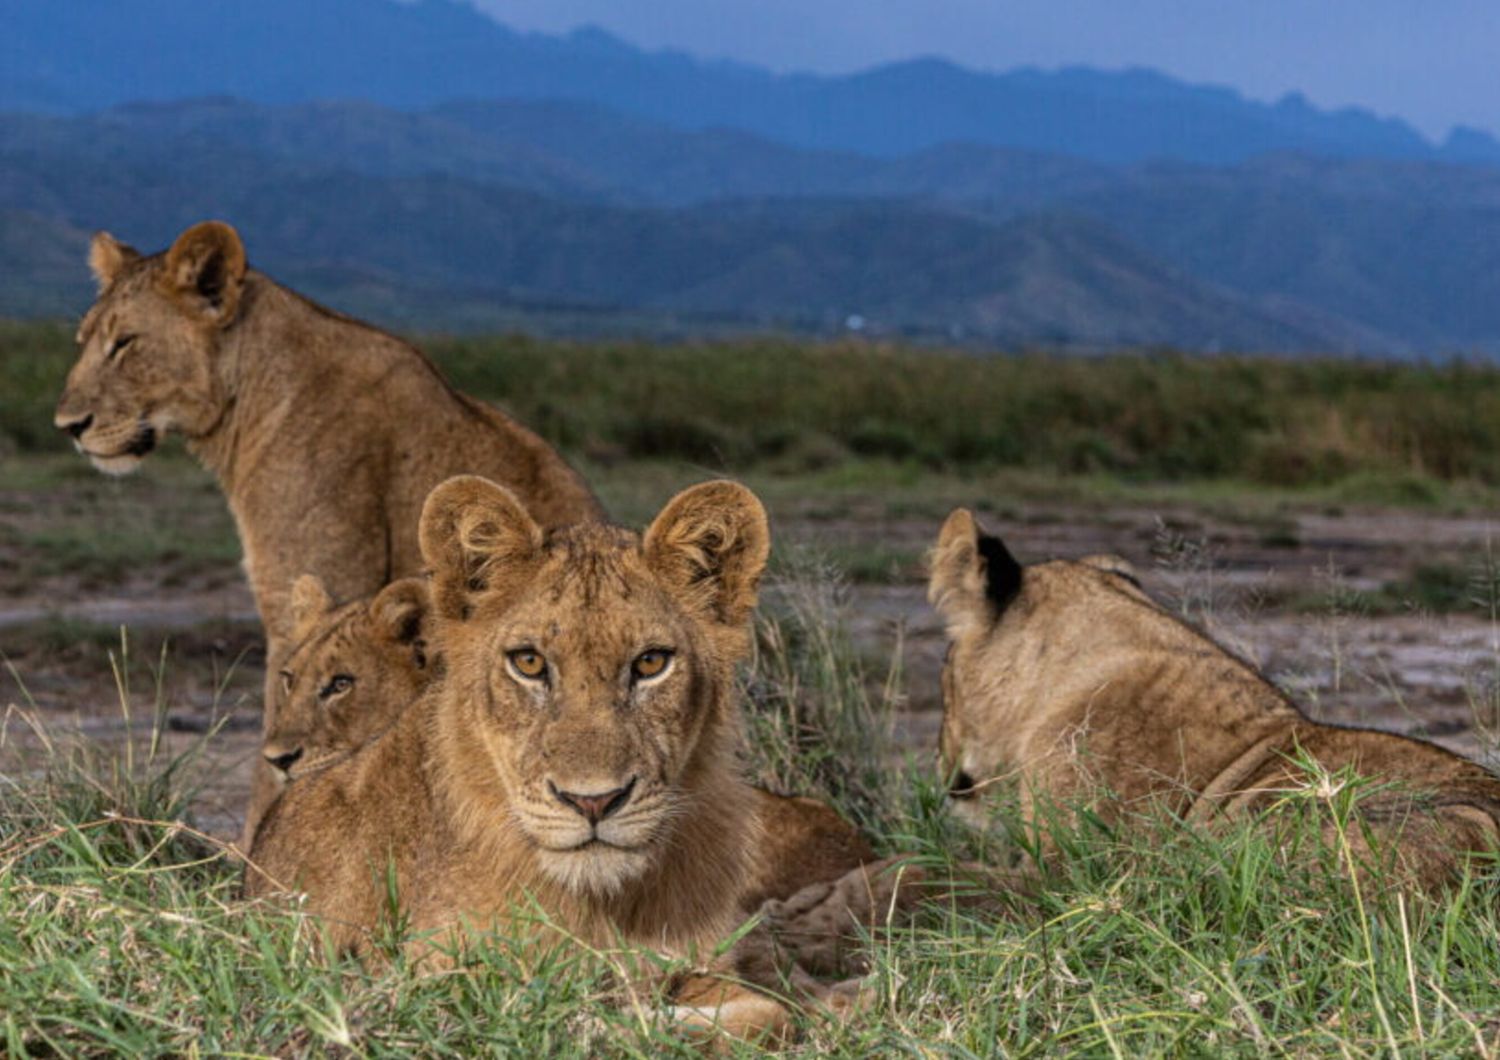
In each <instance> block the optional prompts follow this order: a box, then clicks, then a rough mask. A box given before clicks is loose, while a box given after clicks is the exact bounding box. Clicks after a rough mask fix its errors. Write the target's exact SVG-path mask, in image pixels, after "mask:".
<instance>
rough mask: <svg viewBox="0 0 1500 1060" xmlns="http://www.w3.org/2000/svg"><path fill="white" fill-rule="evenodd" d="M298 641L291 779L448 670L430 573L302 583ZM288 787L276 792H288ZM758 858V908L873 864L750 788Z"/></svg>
mask: <svg viewBox="0 0 1500 1060" xmlns="http://www.w3.org/2000/svg"><path fill="white" fill-rule="evenodd" d="M292 615H293V622H294V629H295V633H294V635H293V644H294V646H293V647H292V648H291V650H290V652H289V653H288V655H287V658H286V661H285V663H284V664H283V666H282V669H281V672H280V674H279V675H278V678H279V682H278V685H277V689H276V697H277V698H276V709H275V711H274V717H275V719H276V721H275V724H274V725H273V727H272V729H271V731H270V732H268V733H267V734H266V738H265V741H264V743H263V744H262V748H261V750H262V755H263V756H264V758H265V760H266V763H267V765H268V766H269V767H270V768H271V769H272V770H273V771H274V773H275V775H276V777H277V779H278V780H279V781H280V782H281V786H284V785H285V784H286V783H287V782H289V781H292V780H297V779H300V778H302V777H306V776H308V775H310V774H312V773H315V772H317V771H319V770H321V769H325V768H327V767H328V766H329V765H331V764H333V763H334V762H338V761H342V760H343V759H344V758H347V757H348V756H349V755H351V754H352V753H353V752H355V751H357V750H358V749H359V748H360V747H362V746H363V745H364V744H366V743H368V742H369V741H370V740H372V739H373V738H374V737H376V736H378V735H379V734H380V733H382V732H384V731H385V730H386V729H388V728H390V726H391V725H392V724H394V723H395V721H396V719H397V718H398V717H399V716H400V714H401V712H402V710H404V709H405V708H406V707H407V705H408V704H410V703H413V702H415V701H416V700H417V699H418V698H420V696H421V695H422V693H423V692H425V691H426V689H427V687H428V686H429V684H430V683H432V682H433V681H434V680H435V679H436V677H437V675H438V674H439V673H440V672H441V669H442V667H441V657H440V656H439V655H438V654H437V652H436V649H435V648H434V647H433V646H432V645H431V643H430V635H431V629H432V626H433V616H432V614H431V611H430V606H429V603H428V595H427V585H426V582H425V580H423V579H419V578H405V579H402V580H400V581H396V582H392V583H391V584H390V585H388V586H386V587H385V588H384V589H382V590H381V591H380V592H379V593H377V594H376V595H375V596H373V597H370V598H367V599H364V600H357V601H354V602H352V603H347V604H342V605H340V604H335V603H334V601H333V599H332V598H331V597H330V596H329V594H328V592H327V589H326V588H325V587H324V586H323V584H322V582H321V581H319V580H318V578H317V577H315V576H313V575H304V576H302V577H301V578H299V579H297V582H296V584H295V585H294V586H293V589H292ZM279 791H280V786H278V788H277V791H276V792H274V793H273V794H276V793H279ZM750 796H751V810H752V812H753V815H754V823H755V828H754V832H753V836H754V838H753V841H752V842H753V845H754V848H755V856H754V858H753V861H752V864H751V866H750V869H749V876H748V878H747V879H746V881H745V882H744V884H743V886H742V887H741V888H740V891H739V898H738V908H739V910H740V912H741V913H744V914H747V915H748V914H751V913H754V912H755V911H756V910H757V909H759V908H760V906H761V905H762V903H764V902H765V901H767V900H768V899H773V898H775V899H785V898H789V897H790V896H791V895H792V894H793V893H794V892H796V891H798V890H799V889H801V888H803V887H805V886H807V885H808V884H813V883H821V882H825V881H829V880H833V879H835V878H837V877H839V876H841V875H843V874H844V873H846V872H849V871H850V870H852V869H854V868H857V867H858V866H860V865H863V864H866V863H869V862H873V861H874V860H875V852H874V851H873V850H872V849H871V848H870V845H869V843H868V841H867V840H866V839H865V837H864V836H863V834H861V832H860V831H859V829H857V828H855V827H854V826H853V825H852V824H850V823H849V822H848V821H845V820H844V819H843V818H842V817H840V816H839V815H838V813H836V812H835V811H834V810H833V809H832V808H830V807H829V806H827V805H825V804H824V803H821V802H819V801H817V800H816V799H811V798H806V797H798V796H790V795H776V794H772V793H771V792H769V791H766V790H765V789H764V788H761V787H758V786H757V787H752V788H751V789H750Z"/></svg>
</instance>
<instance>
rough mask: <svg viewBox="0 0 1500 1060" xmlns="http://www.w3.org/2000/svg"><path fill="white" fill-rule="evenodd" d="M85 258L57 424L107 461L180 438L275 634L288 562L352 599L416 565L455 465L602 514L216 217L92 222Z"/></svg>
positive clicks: (401, 348)
mask: <svg viewBox="0 0 1500 1060" xmlns="http://www.w3.org/2000/svg"><path fill="white" fill-rule="evenodd" d="M89 266H90V268H91V269H92V271H93V273H94V276H95V278H96V279H97V281H98V285H99V297H98V299H97V301H95V302H94V304H93V306H92V307H91V308H90V309H89V310H88V312H87V313H86V314H85V315H84V317H83V322H82V324H81V325H80V326H79V328H78V336H77V338H78V345H79V349H80V352H79V357H78V361H77V363H76V364H74V365H73V368H72V370H71V371H70V372H69V373H68V378H67V383H66V385H65V386H64V387H63V392H62V396H61V397H60V398H59V400H58V403H57V414H56V417H55V420H56V424H57V426H58V427H59V428H60V429H62V430H64V431H66V432H67V433H68V434H70V435H72V436H73V439H74V442H75V443H76V445H77V448H78V450H79V451H80V452H81V453H83V454H84V455H86V456H87V457H88V458H89V459H90V460H91V461H92V462H93V464H94V466H95V467H97V468H99V469H100V470H101V471H105V472H108V473H110V474H124V473H127V472H130V471H133V470H135V469H136V468H137V467H138V466H139V465H140V463H141V462H142V460H144V459H145V457H146V456H147V454H149V453H150V452H151V451H152V450H153V449H154V448H155V447H156V446H157V444H158V443H159V442H160V440H161V439H162V438H163V437H164V436H165V435H167V434H168V433H171V432H176V433H178V434H180V435H182V436H183V437H184V438H185V439H186V442H187V447H188V449H189V451H190V452H192V453H193V454H194V455H195V456H196V457H197V458H198V459H199V460H200V461H201V462H202V463H203V465H204V466H205V467H207V468H208V469H210V470H211V471H212V472H213V473H214V474H215V475H216V476H217V477H218V479H219V483H220V485H221V486H222V487H223V489H224V492H225V495H226V497H227V499H228V502H229V508H230V511H231V512H232V513H233V515H234V520H235V525H236V527H237V529H238V531H239V536H240V543H241V545H242V546H243V548H244V553H245V571H246V574H247V576H248V577H249V581H250V588H251V590H252V592H253V593H254V595H255V603H256V607H257V608H258V609H259V611H260V617H261V619H262V621H263V623H264V625H265V627H266V631H267V635H268V638H269V639H270V640H272V641H273V642H280V641H282V640H284V639H285V638H286V637H287V636H288V635H289V634H290V632H291V630H290V628H289V620H290V600H289V598H288V594H289V589H290V586H291V585H292V582H293V579H295V578H296V577H297V576H298V575H300V574H303V573H308V572H310V573H312V574H316V575H317V576H318V577H319V578H320V579H322V581H323V583H324V584H325V585H326V586H327V587H328V591H329V592H331V593H333V594H334V595H335V596H336V597H337V598H339V599H346V600H347V599H354V598H356V597H361V596H368V595H370V594H372V593H374V592H376V591H377V590H379V589H380V588H381V587H382V586H383V585H385V584H387V583H388V582H390V581H392V580H394V579H396V578H402V577H407V576H410V575H415V574H417V573H419V572H420V569H421V557H420V553H419V551H418V548H417V539H416V528H417V514H418V512H419V511H420V509H421V505H422V501H423V499H424V498H425V497H426V496H427V494H428V492H429V491H430V490H431V489H432V488H433V487H434V486H436V485H437V484H438V483H439V482H442V481H443V480H444V479H446V478H448V477H450V476H452V475H455V474H459V473H471V474H477V475H483V476H486V477H488V478H490V479H492V480H494V481H495V482H498V483H500V484H502V485H505V486H507V487H508V488H510V489H511V491H512V492H514V493H515V494H516V496H517V497H519V498H520V499H521V501H522V502H523V503H524V504H525V505H526V506H527V508H528V509H529V510H530V511H531V512H532V513H533V515H534V516H535V517H536V518H538V519H539V520H540V521H541V523H542V525H543V526H548V527H551V526H561V525H564V524H568V523H574V522H579V521H583V520H588V519H594V518H598V517H599V515H600V514H601V512H600V508H599V505H598V503H597V502H596V501H595V499H594V496H593V494H592V493H591V492H590V491H589V489H588V487H587V485H585V483H584V482H583V480H582V479H581V478H580V477H579V476H578V474H577V473H576V472H574V471H573V470H572V469H571V468H570V467H568V465H567V464H566V463H565V462H564V461H563V459H562V458H561V457H560V456H559V455H558V454H557V453H556V452H555V451H554V450H553V449H552V448H551V447H550V446H549V445H547V443H546V442H544V441H542V439H541V438H539V437H537V436H536V435H535V434H533V433H532V432H531V431H529V430H527V429H526V428H525V427H523V426H521V425H520V424H518V423H516V422H515V421H514V420H512V419H510V418H509V417H508V416H506V415H504V414H503V413H501V412H500V411H498V410H497V409H494V408H491V407H489V406H487V405H484V404H482V403H480V402H478V401H475V400H473V399H471V398H469V397H466V396H464V395H463V394H460V393H458V392H457V391H455V390H454V389H453V388H452V387H451V386H449V385H448V383H447V382H446V381H445V380H444V379H443V377H442V375H441V374H440V373H439V372H438V370H437V368H436V367H435V366H434V365H433V364H432V362H431V361H429V360H428V359H427V358H426V357H425V356H423V354H422V353H421V352H420V351H418V350H417V349H416V348H415V347H413V346H411V345H409V344H407V343H405V342H403V341H401V340H400V339H398V338H396V337H394V336H392V335H388V334H386V333H385V332H382V331H379V330H377V329H376V328H373V327H371V326H369V325H368V324H364V323H361V322H359V321H357V320H352V319H350V318H349V317H345V316H342V315H340V314H338V313H335V312H332V311H331V310H328V309H325V308H323V307H322V306H319V305H317V304H315V303H313V302H311V301H309V300H308V299H306V298H304V297H302V296H301V295H299V294H297V293H296V292H294V291H292V290H289V289H288V288H286V287H283V286H281V285H280V284H278V283H276V282H275V281H274V280H272V279H271V278H270V277H268V276H266V275H264V274H262V273H260V272H257V271H256V270H255V269H251V268H249V267H248V266H247V264H246V257H245V247H244V245H243V243H242V242H241V241H240V237H239V234H238V233H237V232H236V231H235V230H234V229H233V228H232V227H231V226H229V225H227V224H224V223H223V222H219V221H205V222H203V223H202V224H197V225H194V226H193V227H191V228H189V229H187V230H186V231H185V232H183V233H182V234H181V235H180V236H178V237H177V240H176V241H175V242H174V243H173V244H172V246H171V247H170V248H169V249H168V250H166V251H163V252H161V253H157V254H150V255H143V254H141V253H139V252H138V251H136V250H134V249H132V248H131V247H129V246H126V245H125V244H123V243H120V242H119V241H117V240H116V239H114V238H113V237H112V236H110V235H109V234H108V233H105V232H101V233H99V234H97V235H96V236H95V237H94V240H93V243H92V245H91V247H90V250H89ZM272 672H273V673H274V669H273V671H272Z"/></svg>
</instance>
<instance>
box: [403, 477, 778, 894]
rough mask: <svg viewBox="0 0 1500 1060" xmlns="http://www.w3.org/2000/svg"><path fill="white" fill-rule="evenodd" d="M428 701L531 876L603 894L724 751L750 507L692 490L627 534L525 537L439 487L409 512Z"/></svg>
mask: <svg viewBox="0 0 1500 1060" xmlns="http://www.w3.org/2000/svg"><path fill="white" fill-rule="evenodd" d="M422 527H423V530H422V534H423V553H424V555H425V556H427V558H428V561H429V563H430V564H431V565H432V568H433V595H434V604H435V606H436V608H437V609H438V610H439V612H440V613H442V614H443V615H444V618H445V621H444V623H443V625H441V626H440V627H439V629H440V642H441V643H440V650H441V653H442V655H443V658H444V660H445V663H446V666H447V676H446V678H445V684H444V690H443V695H444V696H445V697H446V699H445V702H446V704H447V709H449V710H453V711H456V712H458V714H457V718H458V719H460V720H461V725H462V727H463V731H464V734H465V738H467V739H472V740H473V741H474V744H475V746H477V747H479V748H481V749H482V751H483V755H482V760H483V762H484V763H485V768H486V769H487V770H488V771H492V774H493V779H494V780H495V781H497V782H498V785H497V787H498V790H499V791H500V792H503V798H504V801H505V803H506V804H507V809H508V812H509V814H510V816H511V818H512V820H513V821H514V823H515V825H516V826H517V827H519V829H520V831H521V833H522V834H523V835H524V836H525V838H526V840H527V841H528V842H529V843H530V844H531V845H532V846H533V848H534V850H535V851H536V855H537V862H538V865H539V866H540V868H541V869H542V871H543V872H544V873H545V874H546V875H548V876H549V877H551V878H552V879H553V880H554V881H555V882H557V883H559V884H561V885H562V886H564V887H566V888H569V889H570V890H574V891H581V892H593V893H609V892H613V891H616V890H618V889H619V888H620V887H621V886H622V885H624V884H626V883H628V882H629V881H630V880H632V879H636V878H638V877H640V876H641V875H642V874H644V873H645V872H646V871H647V870H648V869H649V868H650V867H651V866H652V865H653V863H654V862H655V860H656V859H657V858H658V857H659V856H660V854H661V850H662V848H663V846H664V845H665V843H666V841H667V840H668V839H669V838H670V836H671V834H672V832H673V830H674V828H675V825H676V822H677V821H678V820H680V819H681V818H682V817H683V816H684V815H688V814H692V813H694V812H695V800H696V799H697V798H698V797H699V795H700V792H699V791H698V784H699V782H700V780H701V779H702V778H703V777H704V776H706V775H708V774H709V773H710V772H712V771H713V770H714V769H715V767H716V766H717V765H718V763H719V759H720V757H721V756H722V755H723V754H725V753H726V752H725V743H726V742H727V738H728V735H729V733H730V732H731V726H730V724H729V721H728V719H727V717H726V711H727V709H728V705H727V704H726V703H724V702H723V690H724V689H725V688H726V687H727V686H728V685H729V681H728V675H729V673H730V672H731V669H732V667H733V665H734V663H735V662H736V661H737V660H738V658H739V657H740V656H741V655H742V654H743V653H744V650H745V647H746V641H747V638H746V636H745V629H744V626H745V620H746V619H747V618H748V615H749V610H750V608H751V607H752V606H753V604H754V599H755V586H756V582H757V580H758V578H759V576H760V572H761V568H762V567H763V566H764V563H765V558H766V550H767V547H768V541H769V538H768V534H767V531H766V527H765V516H764V513H763V511H762V510H761V508H760V504H759V502H758V501H756V500H755V498H754V497H753V495H751V494H750V493H749V491H747V490H745V489H744V488H743V487H740V486H736V485H734V484H731V483H709V484H707V485H705V486H701V487H698V488H696V489H695V490H689V491H687V492H685V493H684V494H681V495H679V497H678V498H676V499H675V500H674V501H673V502H672V503H671V504H670V505H668V507H667V509H666V510H665V511H664V512H663V513H662V515H661V516H659V517H658V519H657V520H656V522H655V523H653V524H652V527H651V528H650V529H649V530H648V531H647V532H646V534H645V535H644V538H642V537H637V536H636V535H634V534H631V533H628V532H626V531H623V530H619V529H617V528H614V527H607V526H602V525H580V526H575V527H571V528H567V529H564V530H560V531H556V532H554V533H552V534H551V535H550V536H548V537H547V538H546V539H543V537H542V534H541V531H540V530H538V529H537V527H536V524H535V523H534V522H532V521H531V519H530V518H529V517H528V516H527V515H526V513H525V512H524V511H523V510H522V509H521V508H520V506H519V504H517V503H516V502H515V500H514V498H512V497H511V496H510V495H509V494H508V493H506V492H505V491H503V490H501V489H500V488H499V487H496V486H494V485H492V484H490V483H487V482H485V481H484V480H482V479H475V478H471V477H465V478H460V479H454V480H450V482H448V483H445V484H444V485H443V486H440V487H438V489H437V490H435V491H434V493H433V495H432V497H431V498H429V500H428V502H427V506H426V508H425V510H424V514H423V518H422Z"/></svg>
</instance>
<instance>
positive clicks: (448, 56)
mask: <svg viewBox="0 0 1500 1060" xmlns="http://www.w3.org/2000/svg"><path fill="white" fill-rule="evenodd" d="M0 26H3V27H4V33H0V108H4V109H12V110H54V111H79V110H94V109H99V108H102V107H108V106H113V105H116V104H119V103H126V102H133V101H137V100H170V99H184V98H193V97H200V96H206V95H216V94H227V95H232V96H234V97H236V98H240V99H245V100H249V101H253V102H265V103H295V102H308V101H313V100H322V99H363V100H369V101H371V102H374V103H380V104H384V105H387V106H391V107H397V108H408V107H423V106H430V105H432V104H434V103H439V102H445V101H450V100H459V99H564V100H572V101H588V102H595V103H602V104H605V105H607V106H609V107H611V108H613V109H615V110H618V111H622V112H624V113H627V114H632V115H636V116H639V117H644V118H647V119H650V120H652V121H656V122H660V123H663V124H667V125H672V126H676V127H679V128H685V129H702V128H714V127H723V128H734V129H742V130H745V131H748V132H753V133H757V134H759V135H761V136H765V137H767V138H770V139H774V140H777V141H780V142H783V143H787V144H792V145H796V146H801V147H809V148H815V149H819V150H843V151H856V152H860V153H865V154H877V155H891V154H903V153H907V152H910V151H918V150H921V149H923V148H926V147H932V146H934V145H937V144H940V143H946V142H949V141H968V142H974V143H986V144H997V145H1003V146H1008V147H1014V148H1022V149H1027V150H1034V151H1044V152H1061V153H1066V154H1071V155H1076V156H1079V157H1082V158H1088V159H1093V160H1096V161H1103V162H1132V161H1140V160H1143V159H1148V158H1174V159H1179V160H1182V161H1189V162H1200V163H1205V164H1224V163H1231V162H1236V161H1241V160H1243V159H1246V158H1250V157H1253V156H1255V155H1258V154H1263V153H1266V152H1273V151H1306V152H1313V153H1317V154H1325V155H1340V156H1349V157H1382V158H1429V159H1433V158H1436V159H1444V160H1449V161H1492V162H1495V161H1500V142H1496V140H1495V139H1494V138H1493V137H1491V136H1490V135H1489V134H1488V133H1485V132H1483V131H1480V130H1475V129H1464V128H1460V129H1455V130H1454V131H1453V132H1452V133H1451V134H1450V135H1449V137H1448V138H1447V139H1446V140H1445V141H1444V142H1443V143H1442V144H1434V143H1431V142H1430V141H1428V140H1427V139H1426V138H1425V137H1423V136H1422V135H1421V134H1420V133H1418V132H1417V131H1416V130H1414V129H1413V128H1412V127H1411V126H1409V125H1407V124H1406V123H1404V122H1401V121H1398V120H1395V119H1390V118H1381V117H1378V116H1376V115H1374V114H1372V113H1370V112H1368V111H1365V110H1361V109H1358V108H1347V109H1343V110H1339V111H1334V112H1329V111H1324V110H1320V109H1318V108H1316V107H1313V106H1311V105H1310V104H1309V103H1308V102H1307V101H1306V100H1305V99H1303V98H1302V97H1301V96H1298V95H1295V94H1293V95H1289V96H1287V97H1285V98H1284V99H1282V100H1280V101H1279V102H1277V103H1275V104H1265V103H1260V102H1256V101H1252V100H1248V99H1245V98H1244V97H1242V96H1241V95H1239V94H1238V93H1236V92H1234V91H1232V90H1230V89H1226V88H1220V87H1211V86H1203V85H1190V84H1185V83H1183V82H1181V81H1177V80H1175V79H1173V78H1170V77H1166V76H1164V75H1162V74H1160V73H1156V72H1154V71H1150V70H1140V69H1136V70H1129V71H1125V72H1103V71H1098V70H1091V69H1086V68H1075V69H1063V70H1056V71H1041V70H1035V69H1021V70H1014V71H1009V72H1004V73H993V72H983V71H974V70H968V69H964V68H962V67H960V66H957V65H955V64H953V63H950V62H946V61H944V60H941V59H935V58H917V59H912V60H910V61H906V62H900V63H893V64H888V65H884V66H878V67H875V68H872V69H869V70H865V71H862V72H859V73H855V74H850V75H844V76H815V75H811V74H775V73H772V72H770V71H767V70H763V69H759V68H756V67H752V66H746V65H740V64H734V63H728V62H722V61H720V62H706V61H702V60H698V59H695V58H693V57H691V56H688V55H684V54H681V53H678V52H649V51H645V50H642V49H639V48H636V47H634V46H632V45H630V44H628V43H626V42H624V41H622V40H620V39H619V38H617V37H614V36H611V35H610V34H608V33H606V32H604V31H602V30H599V29H596V28H587V29H582V30H578V31H575V32H573V33H572V34H569V35H567V36H564V37H555V36H547V35H543V34H534V33H519V32H516V31H514V30H511V29H509V28H507V27H505V26H503V25H501V24H500V23H498V22H496V21H495V20H493V19H491V18H489V17H488V16H486V15H484V14H482V13H480V12H479V11H477V10H475V9H474V8H472V7H470V6H468V5H467V4H465V3H462V2H459V0H415V2H406V3H398V2H395V0H258V2H257V3H254V4H245V3H237V2H234V0H130V2H129V3H120V2H118V0H0Z"/></svg>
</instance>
